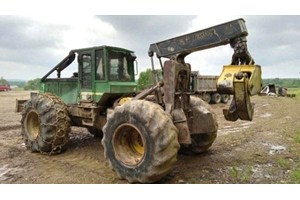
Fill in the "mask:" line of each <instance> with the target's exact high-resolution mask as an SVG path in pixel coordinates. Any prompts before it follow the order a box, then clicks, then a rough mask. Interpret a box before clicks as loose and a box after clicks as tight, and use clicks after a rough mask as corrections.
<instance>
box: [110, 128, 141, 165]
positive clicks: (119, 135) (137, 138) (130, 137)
mask: <svg viewBox="0 0 300 200" xmlns="http://www.w3.org/2000/svg"><path fill="white" fill-rule="evenodd" d="M112 142H113V148H114V152H115V156H116V159H117V160H119V161H121V162H122V163H123V164H124V165H126V166H137V165H138V164H139V163H141V162H142V160H143V158H144V156H145V141H144V139H143V136H142V134H141V133H140V131H139V130H138V128H137V127H135V126H134V125H132V124H128V123H125V124H121V125H120V126H118V128H117V129H116V130H115V132H114V135H113V141H112Z"/></svg>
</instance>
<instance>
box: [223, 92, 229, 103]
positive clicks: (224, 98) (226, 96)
mask: <svg viewBox="0 0 300 200" xmlns="http://www.w3.org/2000/svg"><path fill="white" fill-rule="evenodd" d="M228 99H229V96H228V95H227V94H224V96H223V101H224V102H227V101H228Z"/></svg>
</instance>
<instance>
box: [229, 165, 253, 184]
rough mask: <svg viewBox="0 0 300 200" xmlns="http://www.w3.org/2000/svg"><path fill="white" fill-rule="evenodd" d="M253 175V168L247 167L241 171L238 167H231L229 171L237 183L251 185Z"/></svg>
mask: <svg viewBox="0 0 300 200" xmlns="http://www.w3.org/2000/svg"><path fill="white" fill-rule="evenodd" d="M252 175H253V167H252V166H246V167H245V168H244V169H240V168H238V167H234V166H233V167H231V168H230V169H229V176H230V177H231V178H232V179H233V180H234V181H235V182H236V183H250V181H251V178H252Z"/></svg>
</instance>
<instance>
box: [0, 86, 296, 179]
mask: <svg viewBox="0 0 300 200" xmlns="http://www.w3.org/2000/svg"><path fill="white" fill-rule="evenodd" d="M29 96H30V94H29V92H15V91H10V92H1V93H0V103H1V107H0V112H1V117H0V183H127V182H126V181H125V180H120V179H119V178H118V177H117V175H116V174H115V173H114V172H113V171H112V170H111V169H110V168H109V166H108V164H107V162H106V161H105V159H104V156H103V147H102V145H101V140H100V139H99V138H95V137H93V135H91V134H89V132H88V131H87V130H86V129H84V128H76V127H75V128H72V133H71V137H70V140H69V142H68V144H67V150H66V151H65V152H63V153H62V154H59V155H55V156H45V155H41V154H39V153H31V152H29V151H28V150H26V148H25V146H24V143H23V139H22V137H21V130H20V119H21V117H20V114H18V113H14V108H15V99H16V98H29ZM253 102H254V103H255V104H256V105H255V114H254V120H253V121H252V122H245V121H237V122H228V121H225V120H224V118H223V116H222V109H223V108H225V107H227V106H228V105H224V104H218V105H212V108H213V109H214V110H215V112H216V113H217V115H218V121H219V131H218V137H217V139H216V141H215V143H214V144H213V146H212V147H211V149H210V151H209V152H207V153H205V154H200V155H188V156H187V155H181V154H179V155H178V161H177V163H176V164H175V166H174V169H173V171H172V172H171V174H169V175H168V176H166V177H165V178H164V179H163V180H161V181H160V183H290V182H297V177H298V175H297V172H298V171H299V156H300V148H299V147H300V144H299V143H298V142H297V140H296V139H295V138H296V137H297V134H298V133H299V134H300V132H299V131H300V115H299V113H300V102H299V101H297V100H296V99H293V98H277V97H273V98H270V97H267V96H264V97H254V98H253ZM298 181H300V180H298Z"/></svg>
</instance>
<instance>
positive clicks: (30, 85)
mask: <svg viewBox="0 0 300 200" xmlns="http://www.w3.org/2000/svg"><path fill="white" fill-rule="evenodd" d="M40 84H41V79H40V78H36V79H33V80H30V81H28V82H26V84H25V86H24V90H38V89H39V88H40Z"/></svg>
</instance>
